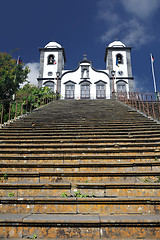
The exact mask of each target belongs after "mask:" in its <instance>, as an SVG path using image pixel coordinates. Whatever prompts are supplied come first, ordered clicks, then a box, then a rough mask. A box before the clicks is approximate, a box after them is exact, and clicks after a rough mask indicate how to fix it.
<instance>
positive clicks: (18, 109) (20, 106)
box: [0, 94, 55, 127]
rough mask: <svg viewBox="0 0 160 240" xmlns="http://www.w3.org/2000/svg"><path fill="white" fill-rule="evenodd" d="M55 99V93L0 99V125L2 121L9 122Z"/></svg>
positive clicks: (0, 125)
mask: <svg viewBox="0 0 160 240" xmlns="http://www.w3.org/2000/svg"><path fill="white" fill-rule="evenodd" d="M53 100H55V95H54V94H53V95H46V96H40V95H38V94H37V95H33V96H28V97H26V96H24V97H20V98H15V99H3V100H0V127H2V125H3V124H4V123H10V122H11V119H12V120H14V119H16V118H18V117H20V116H22V115H23V114H27V113H30V112H32V111H33V110H35V109H36V108H39V107H41V106H43V105H46V104H48V103H49V102H51V101H53Z"/></svg>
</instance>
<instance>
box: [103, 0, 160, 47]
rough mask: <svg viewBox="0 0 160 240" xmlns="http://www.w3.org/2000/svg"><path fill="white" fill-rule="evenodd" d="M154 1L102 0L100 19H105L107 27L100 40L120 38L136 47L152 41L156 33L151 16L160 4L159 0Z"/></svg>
mask: <svg viewBox="0 0 160 240" xmlns="http://www.w3.org/2000/svg"><path fill="white" fill-rule="evenodd" d="M152 1H153V2H152V3H151V1H150V0H120V1H119V2H118V3H117V1H116V0H112V1H111V2H109V3H108V1H106V0H100V1H99V3H98V19H99V20H101V21H103V23H104V26H105V27H106V31H105V32H104V33H103V34H102V35H101V36H100V40H101V41H102V42H106V41H107V42H109V41H114V40H115V39H120V40H121V41H123V42H124V44H126V45H132V46H135V47H141V46H142V45H145V44H146V43H149V42H151V41H152V40H153V39H154V38H155V36H156V35H155V34H154V28H153V27H152V26H151V21H150V22H149V19H150V18H149V17H151V16H152V14H153V13H154V12H155V11H156V10H157V8H158V7H159V6H160V1H159V0H152ZM120 8H121V9H120ZM125 12H126V14H125ZM131 13H132V14H131ZM147 21H148V22H147Z"/></svg>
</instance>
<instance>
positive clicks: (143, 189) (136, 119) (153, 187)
mask: <svg viewBox="0 0 160 240" xmlns="http://www.w3.org/2000/svg"><path fill="white" fill-rule="evenodd" d="M0 167H1V168H0V239H16V240H18V239H36V238H37V239H70V238H71V239H160V125H159V124H158V123H156V122H154V121H153V120H151V119H148V118H146V117H145V116H143V115H141V114H140V113H137V112H136V111H135V110H134V109H132V108H130V107H127V106H125V105H123V104H122V103H120V102H118V101H116V100H87V101H82V100H79V101H78V100H70V101H69V100H68V101H65V100H59V101H54V102H52V103H49V104H48V105H47V106H45V107H42V108H40V109H38V110H35V111H34V112H33V113H31V114H29V115H28V116H27V117H24V118H21V119H20V120H18V121H16V122H14V123H12V124H10V125H9V126H7V127H5V128H1V129H0Z"/></svg>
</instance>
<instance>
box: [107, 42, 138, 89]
mask: <svg viewBox="0 0 160 240" xmlns="http://www.w3.org/2000/svg"><path fill="white" fill-rule="evenodd" d="M105 63H106V70H108V72H109V76H110V90H111V94H112V93H113V91H114V92H132V91H133V79H134V78H133V76H132V66H131V47H126V46H125V45H124V44H123V43H122V42H121V41H114V42H112V43H110V44H109V46H108V47H106V53H105Z"/></svg>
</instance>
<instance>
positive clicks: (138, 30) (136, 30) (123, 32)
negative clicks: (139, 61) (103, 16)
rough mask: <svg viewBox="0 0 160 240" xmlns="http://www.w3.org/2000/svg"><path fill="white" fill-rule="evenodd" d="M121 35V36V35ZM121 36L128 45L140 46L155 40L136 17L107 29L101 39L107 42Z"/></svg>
mask: <svg viewBox="0 0 160 240" xmlns="http://www.w3.org/2000/svg"><path fill="white" fill-rule="evenodd" d="M119 36H120V37H119ZM115 38H120V39H121V41H122V42H124V43H125V44H126V45H132V46H135V47H137V48H138V47H140V46H142V45H144V44H145V43H146V42H149V41H151V40H153V38H154V36H153V35H152V34H151V33H150V31H149V30H148V28H147V27H145V26H144V25H143V24H141V23H140V22H139V21H137V20H136V19H131V20H130V21H129V22H127V23H126V22H122V23H121V24H117V25H116V27H112V28H110V29H109V30H107V31H106V32H105V33H104V34H103V35H102V36H101V41H103V42H105V41H108V39H115Z"/></svg>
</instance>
